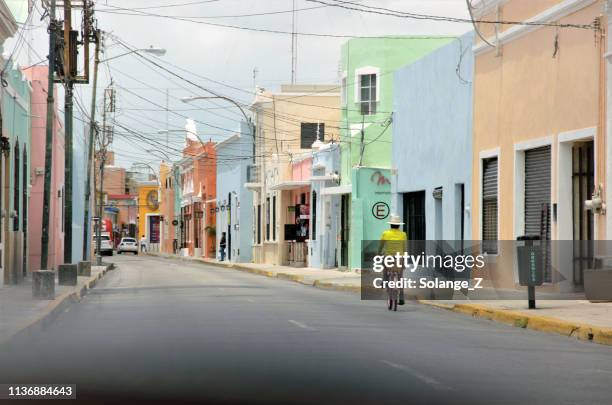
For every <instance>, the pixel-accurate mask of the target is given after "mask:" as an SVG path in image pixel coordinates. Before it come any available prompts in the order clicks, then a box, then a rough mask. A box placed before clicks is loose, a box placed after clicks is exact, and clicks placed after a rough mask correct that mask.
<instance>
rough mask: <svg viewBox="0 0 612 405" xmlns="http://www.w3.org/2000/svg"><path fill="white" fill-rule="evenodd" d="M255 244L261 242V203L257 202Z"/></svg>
mask: <svg viewBox="0 0 612 405" xmlns="http://www.w3.org/2000/svg"><path fill="white" fill-rule="evenodd" d="M257 244H258V245H260V244H261V204H257Z"/></svg>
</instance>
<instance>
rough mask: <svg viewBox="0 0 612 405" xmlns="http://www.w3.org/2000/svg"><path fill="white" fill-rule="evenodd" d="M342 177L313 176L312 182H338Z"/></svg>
mask: <svg viewBox="0 0 612 405" xmlns="http://www.w3.org/2000/svg"><path fill="white" fill-rule="evenodd" d="M339 178H340V176H338V175H337V174H326V175H324V176H312V177H311V178H310V181H328V180H338V179H339Z"/></svg>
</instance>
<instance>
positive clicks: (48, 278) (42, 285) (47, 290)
mask: <svg viewBox="0 0 612 405" xmlns="http://www.w3.org/2000/svg"><path fill="white" fill-rule="evenodd" d="M32 298H34V299H39V300H54V299H55V273H54V272H53V271H51V270H37V271H34V272H32Z"/></svg>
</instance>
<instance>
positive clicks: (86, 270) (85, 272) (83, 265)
mask: <svg viewBox="0 0 612 405" xmlns="http://www.w3.org/2000/svg"><path fill="white" fill-rule="evenodd" d="M78 270H79V271H78V274H79V276H86V277H91V262H90V261H89V260H83V261H80V262H79V264H78Z"/></svg>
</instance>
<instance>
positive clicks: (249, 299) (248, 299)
mask: <svg viewBox="0 0 612 405" xmlns="http://www.w3.org/2000/svg"><path fill="white" fill-rule="evenodd" d="M246 300H247V301H249V302H255V300H254V299H252V298H247V299H246Z"/></svg>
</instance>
